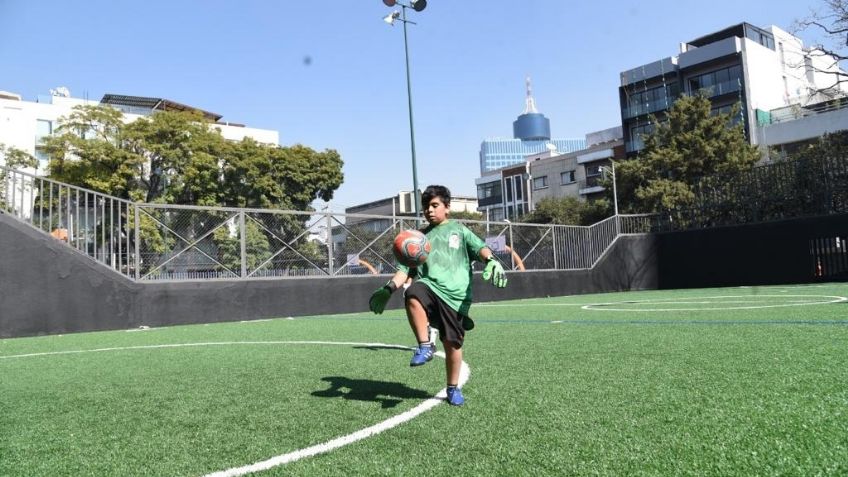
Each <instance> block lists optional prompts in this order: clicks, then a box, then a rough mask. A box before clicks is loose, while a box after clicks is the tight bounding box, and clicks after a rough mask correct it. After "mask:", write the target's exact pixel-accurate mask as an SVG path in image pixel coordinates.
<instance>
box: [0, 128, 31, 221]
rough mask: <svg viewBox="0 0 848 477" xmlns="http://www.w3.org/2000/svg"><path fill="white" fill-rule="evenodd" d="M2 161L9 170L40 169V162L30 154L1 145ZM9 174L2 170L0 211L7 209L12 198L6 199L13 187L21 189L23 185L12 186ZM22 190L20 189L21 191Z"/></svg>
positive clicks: (0, 154)
mask: <svg viewBox="0 0 848 477" xmlns="http://www.w3.org/2000/svg"><path fill="white" fill-rule="evenodd" d="M0 159H2V160H3V162H4V163H5V166H6V167H8V168H9V169H21V168H27V167H38V160H37V159H36V158H34V157H32V155H31V154H29V153H28V152H26V151H24V150H21V149H18V148H16V147H13V146H6V145H5V144H2V143H0ZM9 180H10V179H9V177H8V174H7V173H6V171H5V170H4V169H0V209H5V208H6V207H7V205H8V201H9V200H10V199H11V197H6V194H8V193H10V188H11V187H21V185H22V184H20V183H18V184H10V183H9V182H8V181H9ZM19 190H20V189H19Z"/></svg>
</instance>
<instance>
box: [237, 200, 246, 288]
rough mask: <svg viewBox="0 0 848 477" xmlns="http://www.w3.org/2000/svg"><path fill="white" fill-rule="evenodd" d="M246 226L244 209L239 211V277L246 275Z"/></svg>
mask: <svg viewBox="0 0 848 477" xmlns="http://www.w3.org/2000/svg"><path fill="white" fill-rule="evenodd" d="M246 231H247V228H246V227H245V226H244V211H243V210H242V211H241V212H239V236H240V237H241V244H240V245H241V252H240V253H241V278H245V277H247V237H246V235H247V232H246Z"/></svg>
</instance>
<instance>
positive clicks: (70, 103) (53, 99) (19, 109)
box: [0, 88, 280, 174]
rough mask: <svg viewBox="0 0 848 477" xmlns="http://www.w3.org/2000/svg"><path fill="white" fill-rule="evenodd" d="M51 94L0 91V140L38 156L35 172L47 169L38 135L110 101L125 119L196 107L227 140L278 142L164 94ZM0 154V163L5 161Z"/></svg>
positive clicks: (270, 135) (262, 132) (61, 90)
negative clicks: (78, 109)
mask: <svg viewBox="0 0 848 477" xmlns="http://www.w3.org/2000/svg"><path fill="white" fill-rule="evenodd" d="M51 93H52V94H51V95H45V96H39V97H38V99H37V100H36V101H24V100H23V99H22V97H21V95H19V94H15V93H9V92H5V91H0V144H4V145H6V146H7V147H15V148H17V149H20V150H23V151H26V152H28V153H29V154H32V155H33V156H35V157H36V158H37V159H38V160H39V167H38V171H37V173H39V174H44V173H45V172H46V165H47V156H46V154H44V152H43V151H41V149H40V147H39V144H40V142H41V139H42V138H43V137H45V136H48V135H50V134H52V133H53V131H54V130H55V129H56V127H57V126H58V123H59V119H60V118H61V117H63V116H68V115H70V114H71V112H72V109H73V108H74V107H75V106H80V105H97V104H103V105H110V106H112V107H115V108H117V109H119V110H121V111H122V112H123V113H124V120H125V121H126V122H132V121H135V120H136V119H138V118H140V117H143V116H150V115H151V114H153V113H154V112H156V111H198V112H200V113H201V114H203V115H204V116H205V117H206V118H208V119H210V120H211V121H213V123H211V124H210V127H212V128H215V129H217V130H219V131H220V132H221V135H222V136H223V137H224V138H225V139H228V140H233V141H239V140H241V139H244V138H246V137H249V138H253V139H255V140H256V141H257V142H260V143H263V144H271V145H277V144H279V140H280V138H279V133H278V132H277V131H273V130H269V129H258V128H249V127H245V126H244V125H241V124H235V123H229V122H224V121H221V118H222V116H221V115H220V114H215V113H211V112H208V111H204V110H201V109H198V108H195V107H192V106H186V105H184V104H180V103H177V102H175V101H171V100H168V99H164V98H148V97H142V96H123V95H114V94H107V95H105V96H103V98H102V99H101V100H100V101H91V100H86V99H80V98H72V97H70V95H69V94H68V92H67V90H66V89H65V88H57V90H51ZM4 163H5V161H4V158H3V157H0V165H2V164H4Z"/></svg>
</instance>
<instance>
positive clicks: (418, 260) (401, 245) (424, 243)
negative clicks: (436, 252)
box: [392, 230, 430, 267]
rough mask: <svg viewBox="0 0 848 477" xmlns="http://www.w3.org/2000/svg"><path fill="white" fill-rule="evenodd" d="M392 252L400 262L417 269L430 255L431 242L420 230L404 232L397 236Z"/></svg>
mask: <svg viewBox="0 0 848 477" xmlns="http://www.w3.org/2000/svg"><path fill="white" fill-rule="evenodd" d="M392 252H394V254H395V258H396V259H397V260H398V262H400V263H402V264H404V265H406V266H407V267H417V266H419V265H421V264H422V263H424V262H426V261H427V256H428V255H430V241H429V240H427V236H426V235H424V234H423V233H421V232H419V231H418V230H404V231H403V232H401V233H399V234H397V236H396V237H395V242H394V245H393V247H392Z"/></svg>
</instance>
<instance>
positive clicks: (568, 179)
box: [559, 171, 575, 184]
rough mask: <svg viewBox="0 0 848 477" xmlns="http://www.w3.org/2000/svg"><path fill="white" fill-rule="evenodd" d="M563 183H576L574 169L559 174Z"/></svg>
mask: <svg viewBox="0 0 848 477" xmlns="http://www.w3.org/2000/svg"><path fill="white" fill-rule="evenodd" d="M559 177H560V180H561V183H562V184H572V183H574V182H575V181H574V171H565V172H563V173H561V174H560V175H559Z"/></svg>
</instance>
